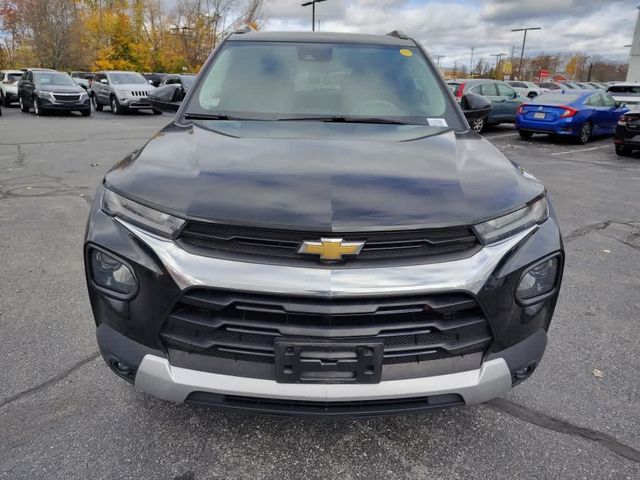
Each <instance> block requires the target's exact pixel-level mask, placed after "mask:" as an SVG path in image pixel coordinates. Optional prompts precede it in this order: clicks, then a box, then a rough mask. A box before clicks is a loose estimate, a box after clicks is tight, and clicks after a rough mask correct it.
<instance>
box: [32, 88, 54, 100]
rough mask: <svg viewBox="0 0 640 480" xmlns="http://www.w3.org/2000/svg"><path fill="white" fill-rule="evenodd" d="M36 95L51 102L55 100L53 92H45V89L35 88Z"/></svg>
mask: <svg viewBox="0 0 640 480" xmlns="http://www.w3.org/2000/svg"><path fill="white" fill-rule="evenodd" d="M36 95H38V96H39V97H45V98H48V99H49V100H51V101H52V102H53V101H55V98H54V96H53V92H47V91H46V90H37V91H36Z"/></svg>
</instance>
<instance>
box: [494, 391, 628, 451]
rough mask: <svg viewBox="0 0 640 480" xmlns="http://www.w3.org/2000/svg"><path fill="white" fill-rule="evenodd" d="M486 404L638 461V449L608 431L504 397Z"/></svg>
mask: <svg viewBox="0 0 640 480" xmlns="http://www.w3.org/2000/svg"><path fill="white" fill-rule="evenodd" d="M486 405H487V406H488V407H489V408H492V409H493V410H496V411H499V412H502V413H505V414H507V415H510V416H512V417H515V418H517V419H519V420H522V421H523V422H527V423H530V424H532V425H536V426H538V427H541V428H544V429H547V430H553V431H554V432H558V433H564V434H566V435H571V436H574V437H580V438H584V439H586V440H591V441H593V442H596V443H599V444H600V445H602V446H603V447H605V448H606V449H608V450H610V451H612V452H613V453H616V454H618V455H620V456H621V457H624V458H626V459H627V460H631V461H632V462H637V463H640V450H636V449H635V448H633V447H630V446H629V445H625V444H624V443H622V442H621V441H619V440H618V439H617V438H615V437H614V436H613V435H609V434H608V433H603V432H599V431H598V430H592V429H590V428H585V427H580V426H578V425H574V424H573V423H571V422H568V421H566V420H561V419H559V418H556V417H552V416H550V415H547V414H545V413H542V412H539V411H537V410H533V409H531V408H528V407H525V406H524V405H519V404H517V403H514V402H511V401H509V400H506V399H504V398H494V399H493V400H489V401H488V402H487V403H486Z"/></svg>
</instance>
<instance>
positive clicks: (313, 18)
mask: <svg viewBox="0 0 640 480" xmlns="http://www.w3.org/2000/svg"><path fill="white" fill-rule="evenodd" d="M326 1H327V0H311V1H310V2H305V3H303V4H302V6H303V7H308V6H309V5H311V31H312V32H315V31H316V3H320V2H326Z"/></svg>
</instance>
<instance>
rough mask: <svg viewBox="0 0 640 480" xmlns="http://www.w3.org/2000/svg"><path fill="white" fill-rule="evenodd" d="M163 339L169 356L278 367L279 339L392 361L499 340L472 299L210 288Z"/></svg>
mask: <svg viewBox="0 0 640 480" xmlns="http://www.w3.org/2000/svg"><path fill="white" fill-rule="evenodd" d="M420 306H421V307H420ZM433 307H435V308H433ZM160 337H161V339H162V340H163V341H164V342H165V344H166V345H167V347H168V349H169V351H171V350H172V349H177V350H181V351H185V352H190V353H199V354H201V355H208V356H212V357H220V358H225V359H230V360H244V361H249V362H252V361H253V362H258V363H273V358H274V343H275V341H276V340H277V339H296V338H305V339H309V340H313V339H314V338H317V339H318V341H325V340H330V341H354V340H356V339H357V340H358V341H365V342H366V341H371V342H382V343H383V345H384V357H383V358H384V362H385V363H410V362H423V361H428V360H433V359H441V358H450V357H457V356H463V355H467V354H472V353H478V352H483V351H484V350H485V349H486V348H487V347H488V345H489V344H490V342H491V340H492V335H491V330H490V328H489V324H488V322H487V320H486V318H485V317H484V314H483V312H482V309H481V308H480V307H479V305H478V304H477V303H476V301H475V300H474V299H473V298H472V297H470V296H467V295H465V294H458V293H455V294H440V295H428V296H408V297H407V296H405V297H390V298H385V297H379V298H339V299H326V298H312V297H288V296H278V295H263V294H253V293H243V292H225V291H218V290H211V289H197V290H193V291H190V292H186V293H185V294H183V295H182V296H181V297H180V299H179V301H178V302H177V304H176V305H175V306H174V308H173V311H172V312H171V313H170V314H169V316H168V317H167V319H166V321H165V322H164V323H163V327H162V330H161V333H160Z"/></svg>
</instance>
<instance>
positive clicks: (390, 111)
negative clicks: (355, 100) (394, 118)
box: [353, 100, 402, 115]
mask: <svg viewBox="0 0 640 480" xmlns="http://www.w3.org/2000/svg"><path fill="white" fill-rule="evenodd" d="M371 107H382V108H381V109H374V111H373V112H367V111H366V110H367V109H368V108H371ZM385 109H386V110H387V111H385ZM380 110H383V111H385V114H387V115H402V110H400V109H399V108H398V107H397V106H396V105H395V104H393V103H391V102H389V101H387V100H368V101H366V102H363V103H361V104H360V105H358V106H357V107H355V108H354V109H353V114H354V115H378V114H379V112H380Z"/></svg>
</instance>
